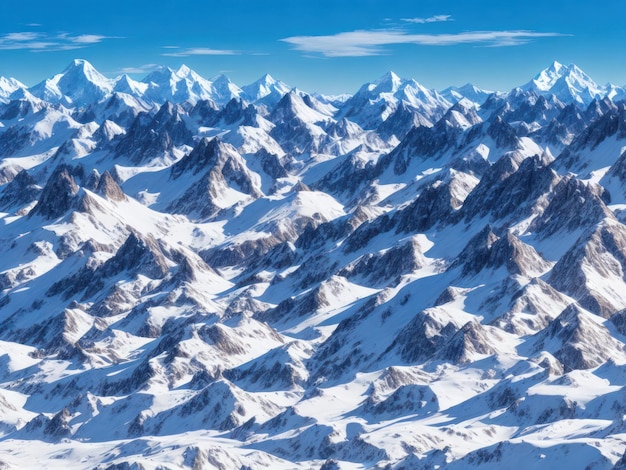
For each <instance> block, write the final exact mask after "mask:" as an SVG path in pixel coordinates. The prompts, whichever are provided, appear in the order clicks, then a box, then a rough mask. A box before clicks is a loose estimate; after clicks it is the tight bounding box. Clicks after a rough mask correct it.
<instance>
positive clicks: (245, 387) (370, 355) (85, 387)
mask: <svg viewBox="0 0 626 470" xmlns="http://www.w3.org/2000/svg"><path fill="white" fill-rule="evenodd" d="M624 98H626V89H625V88H623V87H620V86H615V85H610V84H609V85H599V84H597V83H595V82H594V81H593V80H592V79H591V78H590V77H589V76H587V75H586V74H585V73H584V72H583V71H581V70H580V69H579V68H578V67H576V66H575V65H569V66H565V65H561V64H559V63H557V62H555V63H554V64H552V65H551V66H550V67H548V68H547V69H546V70H544V71H542V72H541V73H539V74H538V75H537V76H536V77H535V78H534V79H532V80H530V81H529V82H528V83H526V84H525V85H522V86H520V87H518V88H515V89H513V90H511V91H510V92H488V91H485V90H481V89H479V88H476V87H475V86H473V85H471V84H468V85H465V86H462V87H452V88H448V89H446V90H442V91H435V90H430V89H427V88H425V87H424V86H422V85H420V84H419V83H418V82H416V81H414V80H411V79H403V78H400V77H398V76H397V75H395V74H394V73H391V72H390V73H388V74H386V75H384V76H383V77H381V78H379V79H378V80H376V81H374V82H372V83H367V84H365V85H363V86H362V87H361V88H360V89H359V90H358V91H356V93H354V94H353V95H340V96H324V95H319V94H309V93H305V92H303V91H301V90H299V89H297V88H292V87H290V86H287V85H286V84H284V83H282V82H280V81H278V80H275V79H273V78H272V77H271V76H269V75H266V76H264V77H262V78H261V79H260V80H258V81H257V82H255V83H252V84H250V85H247V86H242V87H239V86H237V85H235V84H234V83H232V82H231V81H230V80H229V79H228V78H227V77H225V76H218V77H216V78H213V79H211V80H207V79H205V78H203V77H201V76H199V75H198V74H196V73H195V72H194V71H192V70H190V69H189V68H188V67H185V66H182V67H181V68H180V69H178V70H172V69H169V68H166V67H163V68H160V69H157V70H156V71H154V72H152V73H150V74H149V75H148V76H147V77H145V79H143V80H142V81H135V80H133V79H131V78H129V77H128V76H122V77H120V78H117V79H110V78H107V77H105V76H103V75H102V74H100V73H99V72H98V71H97V70H96V69H94V68H93V67H92V66H91V65H90V64H89V63H88V62H86V61H84V60H75V61H74V62H72V63H71V64H70V65H69V66H68V67H67V68H66V69H65V70H64V71H63V72H62V73H60V74H58V75H55V76H53V77H52V78H50V79H48V80H45V81H44V82H42V83H39V84H37V85H35V86H32V87H30V88H29V87H26V86H25V85H23V84H21V83H20V82H19V81H17V80H15V79H11V78H0V254H1V256H0V468H3V469H4V468H18V469H24V468H63V469H69V468H82V469H99V470H105V469H107V470H116V469H117V470H126V469H129V470H130V469H134V470H139V469H178V468H189V469H196V470H197V469H213V468H217V469H262V468H267V469H297V468H316V469H325V470H331V469H338V468H341V469H364V468H375V469H393V470H395V469H421V468H424V469H431V468H450V469H457V468H458V469H461V468H463V469H465V468H475V467H476V468H477V467H480V468H481V469H502V468H507V469H525V470H526V469H535V468H537V469H551V468H581V469H582V468H588V469H594V470H599V469H623V468H626V456H625V451H626V422H625V418H626V104H625V102H624V101H623V100H624Z"/></svg>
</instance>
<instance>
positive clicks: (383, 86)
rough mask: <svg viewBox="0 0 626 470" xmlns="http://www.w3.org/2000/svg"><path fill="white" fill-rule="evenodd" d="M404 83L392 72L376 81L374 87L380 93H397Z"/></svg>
mask: <svg viewBox="0 0 626 470" xmlns="http://www.w3.org/2000/svg"><path fill="white" fill-rule="evenodd" d="M402 83H403V81H402V79H401V78H400V77H399V76H398V75H396V74H395V73H394V72H393V71H391V70H390V71H389V72H387V73H386V74H385V75H383V76H382V77H380V78H379V79H378V80H375V81H374V82H373V83H372V85H374V87H373V89H374V90H376V91H377V92H378V93H385V92H386V93H395V92H396V91H398V89H399V88H400V87H401V86H402Z"/></svg>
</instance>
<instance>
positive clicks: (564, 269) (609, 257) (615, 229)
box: [548, 219, 626, 317]
mask: <svg viewBox="0 0 626 470" xmlns="http://www.w3.org/2000/svg"><path fill="white" fill-rule="evenodd" d="M592 227H593V226H592ZM624 273H626V230H625V229H624V226H623V225H622V224H620V223H617V222H615V221H614V220H613V219H606V220H605V221H604V222H602V223H601V224H599V225H598V226H597V227H593V228H592V229H591V230H587V231H586V232H585V233H583V235H581V237H580V238H579V239H578V240H577V241H576V243H575V244H574V245H573V246H572V247H571V248H570V250H568V251H567V253H565V254H564V255H563V256H562V257H561V259H560V260H559V261H558V262H557V263H556V265H555V266H554V268H553V269H552V271H551V272H550V277H549V278H548V282H549V283H550V284H551V285H552V286H553V287H554V288H556V289H558V290H560V291H561V292H565V293H566V294H568V295H570V296H572V297H574V298H575V299H577V300H578V302H579V303H580V305H581V306H583V307H584V308H586V309H588V310H589V311H591V312H593V313H596V314H598V315H602V316H604V317H610V316H611V315H612V314H613V313H615V312H616V311H617V310H621V309H623V308H624V307H626V299H624V298H623V296H622V300H621V301H619V304H617V303H616V301H615V296H613V295H611V292H610V290H609V291H604V290H603V289H601V288H600V287H599V286H598V285H597V279H611V278H613V279H615V278H617V279H624V278H625V277H624V276H625V274H624Z"/></svg>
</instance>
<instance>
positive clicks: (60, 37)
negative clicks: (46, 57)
mask: <svg viewBox="0 0 626 470" xmlns="http://www.w3.org/2000/svg"><path fill="white" fill-rule="evenodd" d="M106 39H119V38H117V37H113V36H102V35H99V34H79V35H74V34H69V33H55V34H49V33H44V32H35V31H21V32H14V33H6V34H0V50H4V51H7V50H29V51H32V52H51V51H67V50H72V49H81V48H83V47H87V46H90V45H93V44H97V43H100V42H102V41H104V40H106Z"/></svg>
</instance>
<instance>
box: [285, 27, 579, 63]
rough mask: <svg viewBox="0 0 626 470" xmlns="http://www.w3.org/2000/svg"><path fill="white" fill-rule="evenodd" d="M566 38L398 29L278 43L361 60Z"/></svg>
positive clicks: (549, 34)
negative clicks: (392, 49)
mask: <svg viewBox="0 0 626 470" xmlns="http://www.w3.org/2000/svg"><path fill="white" fill-rule="evenodd" d="M556 36H567V35H566V34H561V33H553V32H545V33H543V32H537V31H527V30H514V31H467V32H462V33H452V34H412V33H409V32H407V31H402V30H397V29H386V30H357V31H350V32H345V33H338V34H333V35H328V36H292V37H288V38H284V39H281V41H283V42H286V43H288V44H291V46H292V48H293V49H295V50H297V51H301V52H305V53H307V54H321V55H323V56H325V57H363V56H372V55H382V54H385V53H386V52H387V49H385V46H392V45H397V44H416V45H421V46H454V45H460V44H475V45H482V46H489V47H501V46H519V45H522V44H527V43H528V42H530V41H533V40H536V39H539V38H546V37H556Z"/></svg>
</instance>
